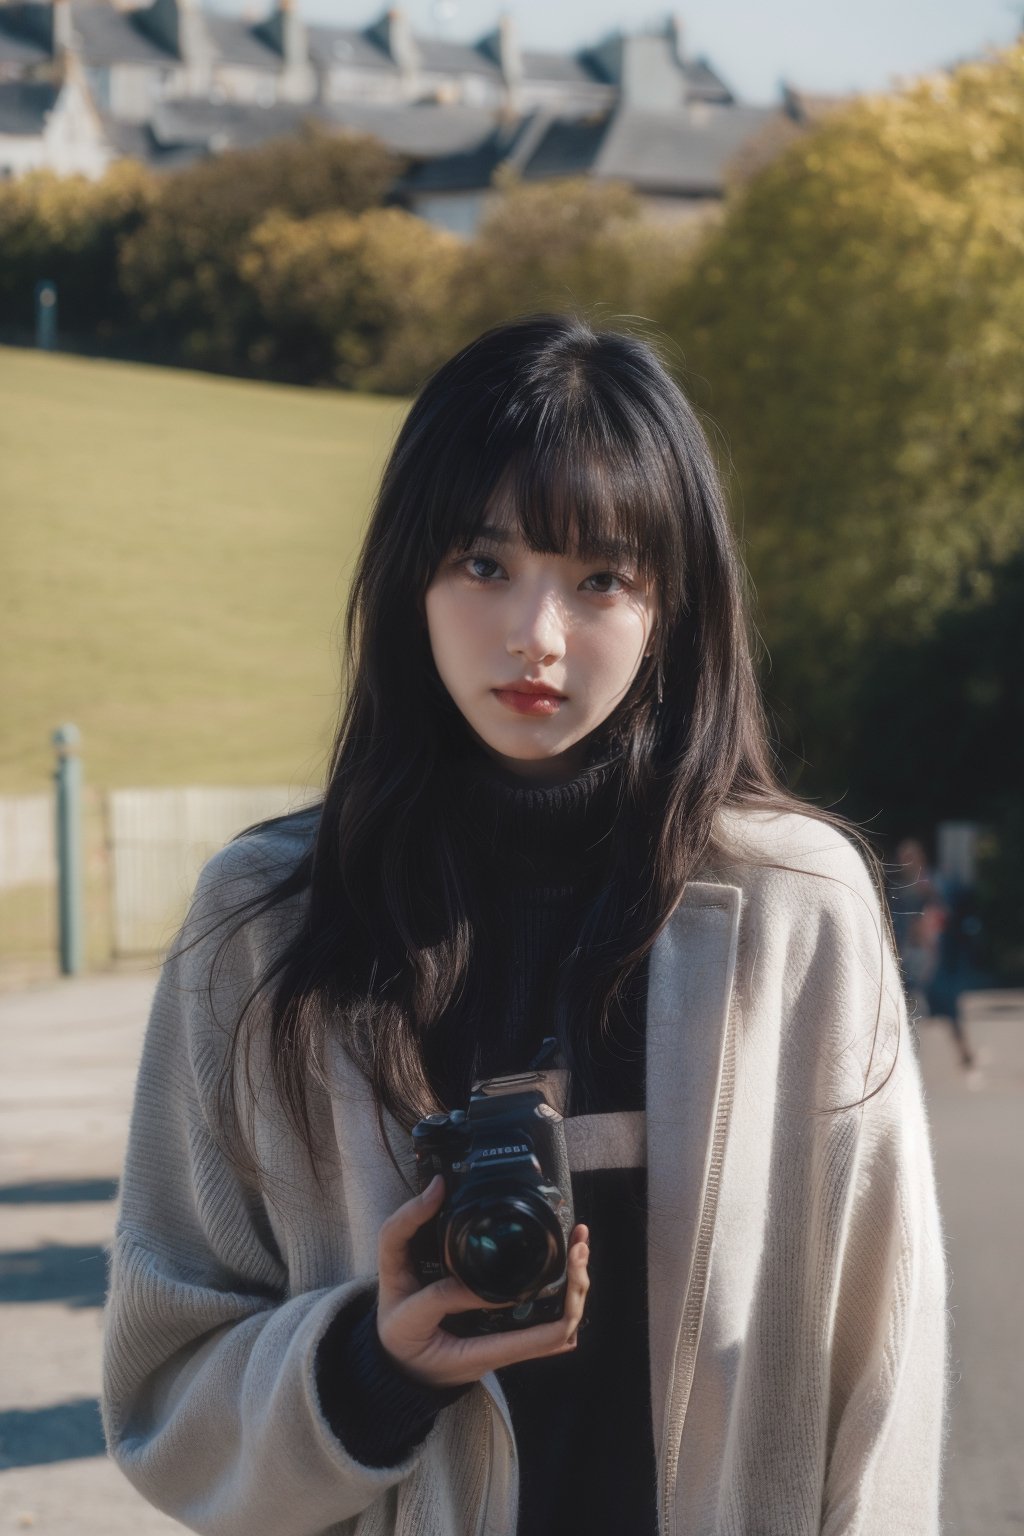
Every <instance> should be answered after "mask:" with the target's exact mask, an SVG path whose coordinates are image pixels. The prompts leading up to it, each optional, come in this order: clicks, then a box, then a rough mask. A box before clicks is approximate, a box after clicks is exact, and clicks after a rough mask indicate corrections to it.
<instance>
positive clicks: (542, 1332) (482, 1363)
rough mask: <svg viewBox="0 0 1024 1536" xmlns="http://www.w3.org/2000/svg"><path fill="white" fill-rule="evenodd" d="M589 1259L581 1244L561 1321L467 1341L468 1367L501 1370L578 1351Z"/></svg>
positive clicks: (464, 1348)
mask: <svg viewBox="0 0 1024 1536" xmlns="http://www.w3.org/2000/svg"><path fill="white" fill-rule="evenodd" d="M588 1258H589V1250H587V1249H586V1248H585V1246H584V1245H577V1247H576V1249H575V1250H574V1253H573V1257H572V1260H571V1262H570V1266H569V1273H568V1278H567V1282H566V1292H565V1303H564V1307H563V1311H562V1316H561V1317H560V1318H556V1319H555V1320H554V1321H553V1322H550V1323H537V1324H535V1325H534V1326H533V1327H532V1328H522V1329H517V1330H510V1331H509V1332H508V1333H500V1334H493V1335H488V1336H485V1337H482V1338H473V1339H463V1340H462V1341H461V1344H462V1353H463V1355H464V1359H465V1362H466V1364H467V1366H469V1365H471V1366H472V1367H473V1369H474V1370H476V1369H479V1370H480V1371H481V1372H483V1371H488V1370H500V1369H501V1367H502V1366H504V1365H515V1364H518V1363H519V1362H520V1361H522V1360H534V1359H538V1358H539V1357H540V1356H542V1355H555V1354H567V1353H570V1352H571V1351H572V1350H573V1349H575V1348H576V1343H577V1334H578V1330H579V1325H580V1321H581V1319H582V1316H583V1308H584V1304H585V1302H586V1298H587V1293H588V1292H589V1290H590V1276H589V1274H588V1272H587V1260H588Z"/></svg>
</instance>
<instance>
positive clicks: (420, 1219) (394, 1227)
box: [377, 1173, 444, 1269]
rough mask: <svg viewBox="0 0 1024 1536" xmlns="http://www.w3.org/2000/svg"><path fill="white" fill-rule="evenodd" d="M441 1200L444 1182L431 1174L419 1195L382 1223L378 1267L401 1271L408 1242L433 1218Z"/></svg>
mask: <svg viewBox="0 0 1024 1536" xmlns="http://www.w3.org/2000/svg"><path fill="white" fill-rule="evenodd" d="M443 1200H444V1179H443V1178H442V1177H441V1175H440V1174H439V1173H438V1174H435V1176H434V1178H432V1179H431V1181H430V1183H429V1184H428V1185H427V1187H426V1189H425V1190H423V1192H422V1194H419V1195H415V1196H414V1197H413V1199H412V1200H407V1201H406V1202H405V1204H404V1205H400V1206H399V1207H398V1209H397V1211H392V1213H391V1215H390V1216H389V1217H388V1218H387V1220H386V1221H385V1222H383V1223H382V1225H381V1229H380V1235H379V1238H378V1244H377V1246H378V1257H379V1259H380V1261H381V1263H382V1264H386V1263H388V1264H390V1265H392V1266H393V1267H395V1268H403V1269H404V1268H405V1266H406V1249H407V1248H408V1245H409V1239H410V1238H411V1237H413V1236H414V1235H415V1234H416V1233H417V1232H418V1231H419V1229H420V1227H422V1226H425V1225H426V1223H427V1222H428V1221H430V1219H431V1217H433V1216H436V1215H437V1213H438V1211H439V1210H440V1209H441V1203H442V1201H443Z"/></svg>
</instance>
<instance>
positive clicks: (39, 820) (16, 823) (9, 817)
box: [0, 795, 57, 891]
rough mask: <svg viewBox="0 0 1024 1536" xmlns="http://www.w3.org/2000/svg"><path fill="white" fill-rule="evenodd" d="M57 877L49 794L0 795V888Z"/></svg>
mask: <svg viewBox="0 0 1024 1536" xmlns="http://www.w3.org/2000/svg"><path fill="white" fill-rule="evenodd" d="M56 878H57V853H56V848H55V838H54V809H53V796H52V795H5V796H4V797H3V798H2V799H0V891H12V890H14V888H15V887H16V886H19V885H52V883H53V882H54V881H55V880H56Z"/></svg>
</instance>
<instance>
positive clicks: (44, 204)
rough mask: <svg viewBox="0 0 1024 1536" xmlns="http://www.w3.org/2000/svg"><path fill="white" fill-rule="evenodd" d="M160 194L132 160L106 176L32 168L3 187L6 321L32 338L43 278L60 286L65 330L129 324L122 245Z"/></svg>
mask: <svg viewBox="0 0 1024 1536" xmlns="http://www.w3.org/2000/svg"><path fill="white" fill-rule="evenodd" d="M154 193H155V184H154V181H153V179H152V177H151V176H150V175H149V173H148V172H147V171H145V170H144V169H143V168H142V166H140V165H139V164H138V163H137V162H135V161H132V160H124V161H120V162H118V163H117V164H115V165H114V166H112V167H111V168H110V170H108V171H107V173H106V175H105V176H104V177H103V178H102V179H100V180H99V181H91V180H89V179H88V178H87V177H85V176H57V175H56V174H54V172H52V171H32V172H30V173H29V174H28V175H26V176H23V177H21V178H19V179H18V180H14V181H8V182H4V183H3V184H2V185H0V252H2V253H3V259H2V260H0V325H3V326H4V328H5V329H6V330H8V332H9V333H10V334H12V335H14V336H24V337H26V338H27V337H28V336H29V335H31V333H32V331H33V329H34V325H35V286H36V283H37V282H38V281H39V279H40V278H49V279H51V280H52V281H54V282H55V283H56V285H57V303H58V325H59V327H60V328H61V329H62V330H63V329H67V330H71V331H74V330H79V329H83V328H85V329H88V330H89V331H90V332H93V333H94V334H96V335H98V336H99V337H101V338H102V337H103V336H104V335H110V334H111V333H112V332H113V331H114V330H115V329H116V327H117V326H118V325H120V324H123V323H125V322H126V321H127V318H128V312H127V308H126V305H125V303H124V299H123V295H122V294H121V292H120V290H119V287H118V276H117V252H118V246H119V243H120V241H121V240H122V239H124V238H125V237H126V236H128V235H130V234H131V233H132V231H133V230H135V229H136V228H138V226H139V224H140V223H141V222H142V220H143V219H144V218H145V217H146V214H147V212H148V210H149V209H150V207H151V206H152V202H153V197H154Z"/></svg>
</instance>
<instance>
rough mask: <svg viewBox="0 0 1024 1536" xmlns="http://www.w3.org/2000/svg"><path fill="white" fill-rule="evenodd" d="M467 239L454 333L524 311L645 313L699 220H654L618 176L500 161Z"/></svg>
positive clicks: (468, 332) (598, 317)
mask: <svg viewBox="0 0 1024 1536" xmlns="http://www.w3.org/2000/svg"><path fill="white" fill-rule="evenodd" d="M495 190H496V192H497V193H498V196H497V197H495V199H494V201H493V202H492V203H491V205H490V207H489V208H488V209H487V211H486V212H485V214H484V217H483V218H482V220H481V222H480V226H479V229H478V230H477V233H476V236H475V238H474V239H473V241H472V242H471V244H470V245H469V247H468V248H467V253H466V262H465V268H464V272H463V279H462V284H461V292H462V302H461V304H460V306H459V311H458V314H457V315H456V316H454V317H453V320H454V323H455V325H456V327H457V331H456V335H455V337H454V339H455V340H457V341H459V342H463V341H468V340H469V339H470V338H471V337H473V336H475V335H477V334H478V333H479V332H480V331H482V330H484V329H485V328H486V327H488V326H491V325H497V324H499V323H500V322H501V321H503V320H506V319H509V318H511V317H512V316H514V315H517V314H524V313H527V312H529V311H533V310H541V309H552V310H574V311H589V312H591V314H592V317H593V318H594V320H595V322H596V323H598V324H600V323H601V321H602V318H603V319H605V320H606V321H607V322H608V323H609V324H611V323H614V317H615V316H616V315H628V316H630V317H631V318H635V317H637V316H642V315H646V314H648V313H649V312H650V311H651V309H652V307H653V305H654V304H655V303H658V304H662V303H663V302H664V295H665V292H666V290H667V289H668V288H669V287H670V285H671V284H672V282H673V281H674V280H676V279H677V277H678V274H679V273H680V272H681V271H683V270H684V269H685V264H686V259H687V256H688V253H689V252H690V250H691V249H692V247H693V245H694V243H695V239H696V231H697V228H698V225H699V223H700V221H699V220H695V221H694V223H693V225H692V226H684V227H679V226H678V225H663V224H659V223H657V222H655V221H654V220H652V219H651V218H649V217H647V216H646V214H645V210H644V204H643V202H642V200H641V199H640V198H639V197H638V196H637V194H636V193H635V192H634V191H633V190H632V189H631V188H630V187H628V186H627V185H626V184H625V183H623V182H616V181H596V180H593V179H591V178H589V177H585V176H579V177H567V178H561V179H557V180H553V181H543V182H533V183H529V182H523V181H521V180H520V179H519V178H518V177H517V176H516V175H515V174H514V173H512V172H510V171H508V170H506V169H505V168H501V169H500V170H499V171H498V173H497V175H496V177H495Z"/></svg>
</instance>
